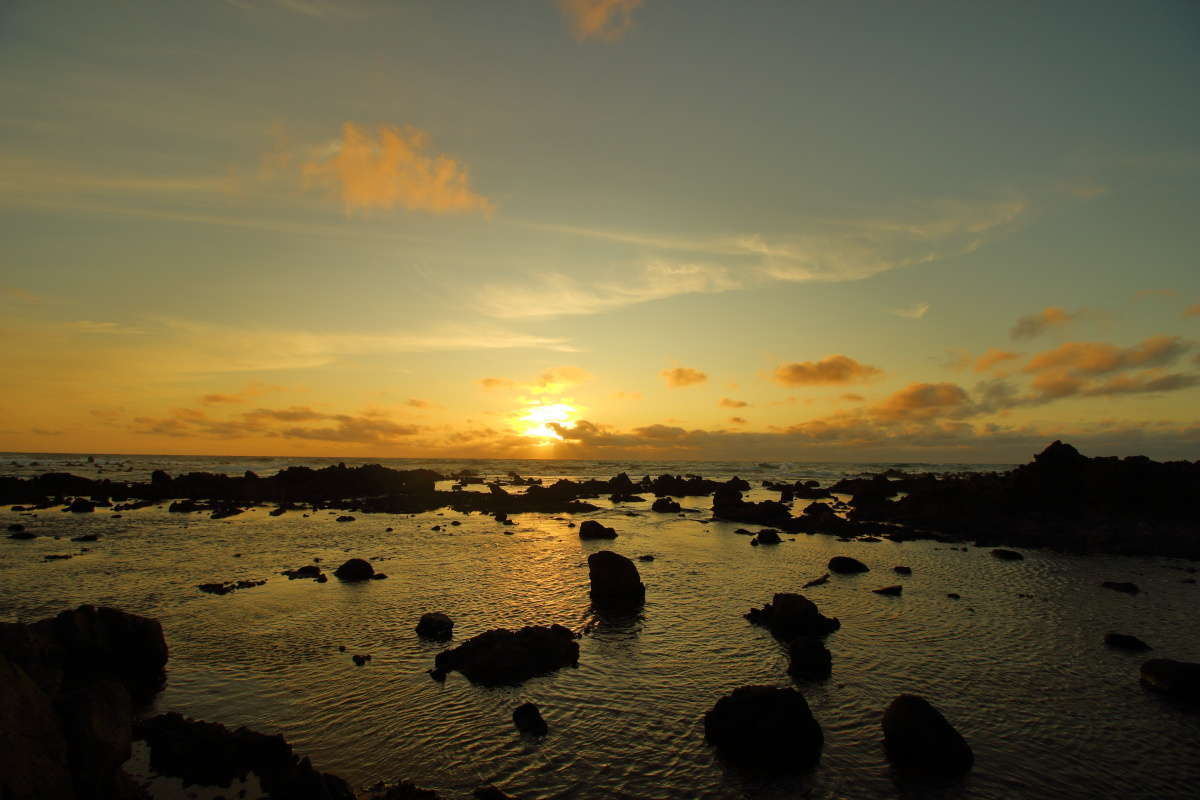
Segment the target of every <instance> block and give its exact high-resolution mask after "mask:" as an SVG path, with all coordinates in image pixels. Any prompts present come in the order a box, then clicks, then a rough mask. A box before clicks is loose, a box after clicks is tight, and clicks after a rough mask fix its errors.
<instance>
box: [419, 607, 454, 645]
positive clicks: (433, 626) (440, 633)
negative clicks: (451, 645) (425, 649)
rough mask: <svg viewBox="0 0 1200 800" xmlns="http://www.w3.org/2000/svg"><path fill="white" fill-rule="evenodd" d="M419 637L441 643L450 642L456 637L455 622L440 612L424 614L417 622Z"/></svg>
mask: <svg viewBox="0 0 1200 800" xmlns="http://www.w3.org/2000/svg"><path fill="white" fill-rule="evenodd" d="M417 635H418V636H422V637H424V638H426V639H433V640H434V641H439V642H445V641H448V640H449V639H450V637H452V636H453V635H454V620H452V619H450V617H449V616H447V615H446V614H443V613H441V612H440V611H432V612H430V613H428V614H422V615H421V619H420V620H419V621H418V622H417Z"/></svg>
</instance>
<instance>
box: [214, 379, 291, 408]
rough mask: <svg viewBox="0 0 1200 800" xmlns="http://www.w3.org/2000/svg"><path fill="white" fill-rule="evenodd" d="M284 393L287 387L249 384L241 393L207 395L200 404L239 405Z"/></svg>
mask: <svg viewBox="0 0 1200 800" xmlns="http://www.w3.org/2000/svg"><path fill="white" fill-rule="evenodd" d="M282 391H286V387H284V386H271V385H266V384H261V383H252V384H249V385H248V386H246V388H244V389H242V390H241V391H240V392H232V393H229V394H220V393H216V394H206V395H204V397H202V398H200V402H201V403H203V404H204V405H206V406H211V405H220V404H230V405H232V404H237V403H244V402H246V401H247V400H251V399H253V398H255V397H262V396H263V395H264V394H270V393H271V392H282Z"/></svg>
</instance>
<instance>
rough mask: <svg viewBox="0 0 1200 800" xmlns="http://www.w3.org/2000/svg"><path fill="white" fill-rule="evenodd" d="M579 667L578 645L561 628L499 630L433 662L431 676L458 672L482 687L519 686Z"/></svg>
mask: <svg viewBox="0 0 1200 800" xmlns="http://www.w3.org/2000/svg"><path fill="white" fill-rule="evenodd" d="M578 663H579V642H577V641H575V634H573V633H572V632H571V631H570V630H569V629H567V628H564V627H563V626H562V625H551V626H550V627H545V626H543V625H534V626H529V627H526V628H521V629H520V630H518V631H510V630H508V629H507V628H499V629H496V630H492V631H487V632H486V633H481V634H479V635H478V636H474V637H472V638H470V639H468V640H467V641H465V642H463V643H462V644H460V645H459V646H458V647H455V648H453V649H451V650H443V651H442V652H440V653H438V654H437V657H436V658H435V660H434V668H433V670H431V671H430V674H431V675H432V676H433V677H434V678H437V679H439V680H440V679H444V678H445V677H446V674H447V673H449V672H451V671H453V670H458V671H459V672H461V673H462V674H463V675H465V676H466V677H467V679H468V680H470V681H471V682H472V683H478V684H482V685H483V686H516V685H517V684H520V683H523V682H524V681H526V680H528V679H530V678H533V677H535V676H538V675H546V674H548V673H551V672H554V671H555V670H557V669H561V668H562V667H570V666H575V665H577V664H578Z"/></svg>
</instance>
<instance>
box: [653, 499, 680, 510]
mask: <svg viewBox="0 0 1200 800" xmlns="http://www.w3.org/2000/svg"><path fill="white" fill-rule="evenodd" d="M650 510H651V511H657V512H659V513H660V514H678V513H679V512H680V511H681V510H682V507H681V506H680V505H679V503H677V502H676V501H674V500H672V499H671V498H669V497H660V498H658V499H657V500H655V501H654V503H653V505H651V506H650Z"/></svg>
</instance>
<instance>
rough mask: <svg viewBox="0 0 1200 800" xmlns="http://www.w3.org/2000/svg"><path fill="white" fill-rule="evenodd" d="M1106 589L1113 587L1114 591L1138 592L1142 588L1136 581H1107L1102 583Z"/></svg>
mask: <svg viewBox="0 0 1200 800" xmlns="http://www.w3.org/2000/svg"><path fill="white" fill-rule="evenodd" d="M1100 585H1101V586H1102V587H1103V588H1105V589H1112V590H1113V591H1114V592H1122V593H1124V594H1137V593H1138V592H1139V591H1141V590H1140V589H1138V585H1137V584H1136V583H1130V582H1129V581H1105V582H1104V583H1102V584H1100Z"/></svg>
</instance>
